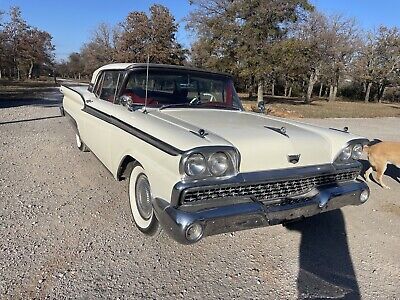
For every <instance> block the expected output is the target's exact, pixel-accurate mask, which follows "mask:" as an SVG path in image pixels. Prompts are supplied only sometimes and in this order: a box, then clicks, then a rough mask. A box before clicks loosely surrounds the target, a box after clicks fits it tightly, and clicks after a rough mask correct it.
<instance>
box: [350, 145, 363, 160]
mask: <svg viewBox="0 0 400 300" xmlns="http://www.w3.org/2000/svg"><path fill="white" fill-rule="evenodd" d="M362 152H363V147H362V145H360V144H356V145H354V147H353V153H352V154H351V158H352V159H359V158H360V157H361V155H362Z"/></svg>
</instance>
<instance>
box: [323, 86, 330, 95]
mask: <svg viewBox="0 0 400 300" xmlns="http://www.w3.org/2000/svg"><path fill="white" fill-rule="evenodd" d="M328 95H329V86H326V88H325V93H324V97H325V98H326V97H328Z"/></svg>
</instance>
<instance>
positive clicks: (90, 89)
mask: <svg viewBox="0 0 400 300" xmlns="http://www.w3.org/2000/svg"><path fill="white" fill-rule="evenodd" d="M93 87H94V84H93V83H89V87H88V91H89V92H91V93H93Z"/></svg>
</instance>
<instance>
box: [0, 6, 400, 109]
mask: <svg viewBox="0 0 400 300" xmlns="http://www.w3.org/2000/svg"><path fill="white" fill-rule="evenodd" d="M189 3H190V5H191V11H190V12H189V13H188V15H187V16H186V20H185V21H186V29H187V30H188V31H189V32H191V34H192V35H193V36H194V42H193V44H192V47H191V49H184V48H183V47H182V45H181V44H180V43H179V42H178V40H177V37H176V34H177V31H178V24H177V22H176V20H175V19H174V16H173V15H172V14H171V12H170V11H169V10H168V8H166V7H164V6H162V5H158V4H156V5H153V6H151V7H150V8H149V11H148V12H140V11H133V12H130V13H129V14H128V15H127V16H126V18H125V19H124V20H121V22H120V23H119V24H117V25H115V26H110V25H107V24H100V25H98V27H97V28H96V29H95V31H94V32H93V34H92V36H91V38H90V39H89V41H88V42H87V43H85V44H84V45H83V46H82V48H81V50H80V51H79V52H77V53H72V54H71V55H70V56H69V57H68V58H67V59H66V60H64V61H62V62H59V63H57V64H56V72H57V74H58V75H59V76H63V77H72V78H76V79H80V78H81V77H86V78H89V77H90V76H91V74H92V72H93V71H94V70H95V69H96V68H98V67H100V66H102V65H104V64H108V63H112V62H146V60H147V57H148V56H149V58H150V61H151V62H153V63H166V64H188V65H193V66H196V67H201V68H208V69H214V70H218V71H224V72H228V73H231V74H233V75H234V77H235V80H236V86H237V87H238V90H239V91H242V92H248V93H249V94H250V96H251V95H252V94H257V95H258V99H259V100H261V99H263V95H264V94H266V93H267V94H270V95H279V96H285V97H293V96H296V97H303V98H304V99H305V102H307V103H310V102H311V101H312V100H313V99H315V97H318V96H319V97H324V98H326V99H329V100H330V101H334V100H335V99H336V97H337V96H338V95H340V96H344V97H347V98H353V99H364V100H365V101H366V102H369V101H381V100H382V99H384V98H385V99H388V100H398V99H400V89H399V86H400V31H399V28H397V27H392V28H389V27H384V26H382V27H380V28H378V29H376V30H371V31H368V32H365V31H363V30H361V29H360V27H359V26H358V24H357V22H356V21H355V20H353V19H349V18H346V17H343V16H340V15H333V16H327V15H324V14H322V13H320V12H318V11H316V10H315V8H314V7H313V6H312V5H311V4H310V3H309V0H289V1H287V0H286V1H281V0H277V1H259V0H189ZM9 15H10V20H9V21H8V22H5V23H3V24H2V22H1V19H0V26H1V27H0V29H1V31H0V35H1V39H2V41H3V40H4V41H6V42H4V43H3V42H2V43H1V46H0V47H1V48H0V69H1V71H2V74H5V73H7V75H9V76H19V77H21V74H22V73H23V74H24V75H25V76H26V77H31V76H32V70H33V69H34V68H35V66H40V65H47V64H51V61H52V53H53V50H54V47H53V45H52V44H51V36H50V35H49V34H48V33H46V32H43V31H40V30H38V29H36V28H32V27H30V26H28V25H27V24H26V22H25V21H24V20H23V19H22V18H21V13H20V11H19V10H18V9H16V8H12V9H11V10H10V13H9ZM34 49H35V51H33V50H34Z"/></svg>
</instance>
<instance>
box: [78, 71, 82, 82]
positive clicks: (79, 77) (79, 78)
mask: <svg viewBox="0 0 400 300" xmlns="http://www.w3.org/2000/svg"><path fill="white" fill-rule="evenodd" d="M78 80H81V72H79V73H78Z"/></svg>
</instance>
